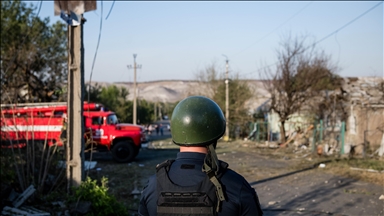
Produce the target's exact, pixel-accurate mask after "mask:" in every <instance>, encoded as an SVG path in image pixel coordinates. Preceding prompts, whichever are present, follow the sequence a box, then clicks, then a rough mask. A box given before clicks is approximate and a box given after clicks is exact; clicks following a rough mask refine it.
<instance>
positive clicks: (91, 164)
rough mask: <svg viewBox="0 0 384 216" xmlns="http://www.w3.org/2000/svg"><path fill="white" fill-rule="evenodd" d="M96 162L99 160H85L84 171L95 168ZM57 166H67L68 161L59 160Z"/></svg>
mask: <svg viewBox="0 0 384 216" xmlns="http://www.w3.org/2000/svg"><path fill="white" fill-rule="evenodd" d="M96 164H97V161H84V171H87V170H89V169H93V168H95V167H96ZM57 167H59V168H66V162H65V161H58V162H57Z"/></svg>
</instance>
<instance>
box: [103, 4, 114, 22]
mask: <svg viewBox="0 0 384 216" xmlns="http://www.w3.org/2000/svg"><path fill="white" fill-rule="evenodd" d="M115 1H116V0H114V1H113V3H112V6H111V9H109V12H108V15H107V17H105V20H107V19H108V17H109V15H110V14H111V12H112V9H113V6H114V5H115Z"/></svg>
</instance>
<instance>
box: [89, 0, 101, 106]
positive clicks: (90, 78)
mask: <svg viewBox="0 0 384 216" xmlns="http://www.w3.org/2000/svg"><path fill="white" fill-rule="evenodd" d="M100 3H101V16H100V29H99V38H98V39H97V45H96V51H95V55H94V56H93V62H92V68H91V74H90V76H89V85H88V102H89V100H90V92H91V82H92V74H93V68H94V66H95V62H96V56H97V52H98V50H99V44H100V39H101V32H102V30H103V1H100Z"/></svg>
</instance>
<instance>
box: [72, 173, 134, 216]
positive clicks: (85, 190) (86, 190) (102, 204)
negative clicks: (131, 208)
mask: <svg viewBox="0 0 384 216" xmlns="http://www.w3.org/2000/svg"><path fill="white" fill-rule="evenodd" d="M107 184H108V179H107V178H105V177H103V178H101V185H98V184H97V181H96V180H92V179H91V178H89V177H87V179H86V180H85V181H83V182H82V183H81V184H80V186H79V187H78V188H73V192H74V195H73V196H72V197H70V198H69V199H68V201H69V202H79V201H89V202H91V203H92V211H91V212H89V213H87V215H89V216H93V215H128V211H127V209H126V208H125V207H124V205H123V204H121V203H119V202H118V201H117V200H116V198H115V197H114V196H112V195H110V194H109V193H108V187H107Z"/></svg>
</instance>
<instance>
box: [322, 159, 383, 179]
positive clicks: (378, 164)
mask: <svg viewBox="0 0 384 216" xmlns="http://www.w3.org/2000/svg"><path fill="white" fill-rule="evenodd" d="M352 167H353V168H359V169H362V170H353V169H351V168H352ZM368 169H371V170H376V171H378V172H369V171H368ZM324 170H325V171H326V172H330V173H332V174H335V175H339V176H345V177H348V178H354V179H357V180H361V181H365V182H370V183H374V184H378V185H384V174H383V173H382V171H383V170H384V163H383V160H382V159H375V158H369V159H358V158H352V159H338V160H333V161H332V162H330V163H328V164H327V167H326V169H324Z"/></svg>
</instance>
